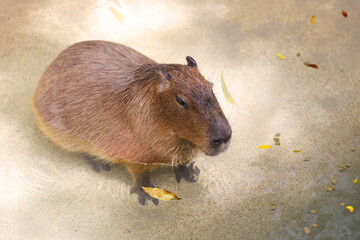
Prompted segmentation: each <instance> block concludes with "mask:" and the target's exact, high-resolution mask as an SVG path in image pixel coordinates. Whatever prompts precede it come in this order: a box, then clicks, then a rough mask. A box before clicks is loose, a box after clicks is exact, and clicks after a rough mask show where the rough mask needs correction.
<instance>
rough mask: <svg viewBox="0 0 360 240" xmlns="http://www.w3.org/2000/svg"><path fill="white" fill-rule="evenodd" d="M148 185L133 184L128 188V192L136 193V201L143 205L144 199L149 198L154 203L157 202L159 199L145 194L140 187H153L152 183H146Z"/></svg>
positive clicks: (156, 203)
mask: <svg viewBox="0 0 360 240" xmlns="http://www.w3.org/2000/svg"><path fill="white" fill-rule="evenodd" d="M146 185H149V186H133V187H132V188H131V190H130V193H136V194H137V195H138V201H139V203H140V204H141V205H143V206H145V202H146V200H151V201H152V202H153V203H154V204H155V205H158V204H159V200H157V199H156V198H153V197H151V196H150V195H149V194H147V193H146V192H145V191H144V189H143V188H142V187H154V185H152V184H146Z"/></svg>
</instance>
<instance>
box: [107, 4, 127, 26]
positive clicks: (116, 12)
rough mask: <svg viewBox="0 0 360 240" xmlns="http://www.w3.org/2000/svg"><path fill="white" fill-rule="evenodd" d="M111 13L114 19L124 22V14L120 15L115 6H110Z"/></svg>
mask: <svg viewBox="0 0 360 240" xmlns="http://www.w3.org/2000/svg"><path fill="white" fill-rule="evenodd" d="M110 9H111V11H112V13H113V14H114V16H115V17H116V19H117V20H118V21H119V22H120V23H123V22H124V16H123V15H121V14H120V13H119V12H118V11H117V10H116V9H115V8H113V7H110Z"/></svg>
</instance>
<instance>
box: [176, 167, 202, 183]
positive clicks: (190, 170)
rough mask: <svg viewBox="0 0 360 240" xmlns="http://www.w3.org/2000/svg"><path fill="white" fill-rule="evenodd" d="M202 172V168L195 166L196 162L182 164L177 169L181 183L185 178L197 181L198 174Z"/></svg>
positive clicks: (178, 180) (178, 179) (177, 178)
mask: <svg viewBox="0 0 360 240" xmlns="http://www.w3.org/2000/svg"><path fill="white" fill-rule="evenodd" d="M199 174H200V169H199V168H198V167H196V166H194V162H190V163H186V164H181V165H179V166H177V167H176V169H175V176H176V181H177V182H178V183H180V181H181V179H182V178H184V179H185V180H186V181H188V182H196V181H197V176H198V175H199Z"/></svg>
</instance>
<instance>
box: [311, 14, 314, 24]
mask: <svg viewBox="0 0 360 240" xmlns="http://www.w3.org/2000/svg"><path fill="white" fill-rule="evenodd" d="M310 21H311V24H314V23H315V16H311V18H310Z"/></svg>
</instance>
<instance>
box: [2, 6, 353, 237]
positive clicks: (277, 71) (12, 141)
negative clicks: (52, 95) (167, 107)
mask: <svg viewBox="0 0 360 240" xmlns="http://www.w3.org/2000/svg"><path fill="white" fill-rule="evenodd" d="M111 7H112V8H114V9H116V10H117V11H118V12H119V13H120V14H122V16H123V18H124V22H123V23H120V22H119V21H118V20H117V19H116V18H115V16H114V14H113V13H112V11H111ZM342 9H345V10H346V11H347V12H348V17H347V18H344V17H343V16H342V14H341V11H342ZM359 10H360V3H359V2H358V1H335V0H330V1H329V0H321V1H309V0H305V1H296V0H281V1H266V0H253V1H251V0H241V1H233V0H228V1H215V0H209V1H180V0H176V1H159V0H156V1H115V0H113V1H110V0H90V1H84V0H80V1H59V0H53V1H45V0H26V1H25V0H13V1H11V0H2V1H1V2H0V95H1V97H0V108H1V110H0V126H1V127H0V136H1V138H0V146H1V148H0V153H1V155H0V156H1V158H0V223H1V224H0V239H304V238H311V239H360V232H359V231H360V230H359V226H360V211H359V208H360V200H359V199H360V184H358V185H354V184H353V183H352V181H353V180H354V179H355V178H356V177H357V176H359V175H360V164H359V162H360V121H359V112H360V98H359V96H360V76H359V74H360V68H359V62H360V55H359V52H360V31H359V24H360V15H359V13H360V11H359ZM313 15H314V16H315V24H313V25H312V24H311V22H310V17H311V16H313ZM90 39H103V40H109V41H115V42H119V43H122V44H125V45H128V46H130V47H133V48H135V49H137V50H138V51H140V52H142V53H144V54H145V55H147V56H149V57H151V58H153V59H154V60H156V61H158V62H164V63H183V64H185V62H186V61H185V56H187V55H190V56H192V57H193V58H194V59H196V61H197V62H198V64H199V67H200V70H201V71H202V73H203V74H204V75H205V76H206V77H207V79H208V80H210V81H212V82H214V84H215V87H214V89H215V93H216V95H217V96H218V99H219V102H220V104H221V105H222V107H223V109H224V112H225V114H226V115H227V116H228V118H229V120H230V122H231V124H232V127H233V140H232V144H231V146H230V148H229V150H228V151H227V152H226V153H224V154H222V155H220V156H217V157H213V158H211V157H205V156H203V155H200V156H199V157H198V158H197V159H196V161H197V165H198V166H199V168H200V169H201V176H200V178H199V181H198V182H196V183H186V182H181V183H180V184H177V183H176V181H175V178H174V175H173V173H172V170H171V169H169V168H162V169H157V170H155V171H154V172H153V174H152V181H153V183H154V184H155V185H157V186H161V187H163V188H166V189H168V190H170V191H173V192H175V193H176V194H177V195H178V196H179V197H181V198H182V199H181V200H180V201H171V202H161V203H160V205H159V206H153V205H152V204H147V206H145V207H143V206H140V205H139V204H138V203H137V201H136V196H135V195H129V189H130V184H131V177H130V175H129V174H128V173H127V172H126V171H125V169H124V167H122V166H113V168H112V170H111V171H110V172H101V173H95V172H93V171H92V169H91V167H90V166H89V165H88V164H87V163H86V162H85V161H84V160H83V159H82V158H81V157H80V156H78V155H76V154H73V153H69V152H66V151H63V150H61V149H57V148H56V147H55V146H54V145H53V144H51V143H50V142H49V141H48V140H47V139H46V138H45V137H44V136H43V135H42V134H41V132H40V131H39V129H38V127H37V124H36V122H35V119H34V116H33V114H32V112H31V108H30V98H31V95H32V93H33V91H34V89H35V86H36V84H37V81H38V79H39V78H40V76H41V74H42V73H43V71H44V70H45V69H46V67H47V66H48V65H49V64H50V62H51V61H52V60H53V59H54V58H55V57H56V56H57V54H58V53H59V52H60V51H61V50H63V49H64V48H66V47H67V46H69V45H71V44H73V43H75V42H78V41H82V40H90ZM279 52H280V53H281V54H282V55H284V56H285V59H280V58H279V57H278V56H277V54H278V53H279ZM298 52H300V53H301V57H297V56H296V53H298ZM304 61H308V62H311V63H314V64H317V65H318V66H319V69H313V68H309V67H306V66H305V65H304V64H303V62H304ZM222 72H223V73H224V78H225V81H226V83H227V85H228V87H229V91H230V93H231V94H232V96H233V98H234V100H235V102H236V105H232V104H230V103H228V102H227V101H226V100H225V98H224V96H223V93H222V90H221V83H220V76H221V73H222ZM278 132H279V133H281V137H280V142H281V146H279V147H276V146H274V142H273V137H274V135H275V134H276V133H278ZM263 144H269V145H272V146H273V148H272V149H265V150H260V149H257V147H258V146H260V145H263ZM353 147H356V151H354V152H352V151H351V148H353ZM296 149H301V150H302V152H300V153H294V152H293V150H296ZM307 157H308V158H310V161H308V162H304V159H305V158H307ZM345 163H349V164H351V167H350V168H348V169H346V171H345V172H340V171H339V170H338V165H340V164H345ZM330 178H335V179H336V180H337V185H336V191H333V192H326V191H325V187H326V186H327V185H329V179H330ZM271 201H273V202H275V203H276V204H277V208H276V210H274V211H271V210H270V202H271ZM342 201H344V202H345V203H346V204H347V205H352V206H354V208H355V211H354V212H353V213H352V214H350V213H349V212H348V211H347V210H346V209H345V208H344V207H340V206H339V205H338V204H339V202H342ZM310 209H317V211H318V212H317V214H309V213H308V211H309V210H310ZM313 223H317V224H318V225H319V227H318V229H312V233H311V234H309V235H307V234H306V233H305V232H304V229H303V228H304V227H310V228H311V224H313Z"/></svg>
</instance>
